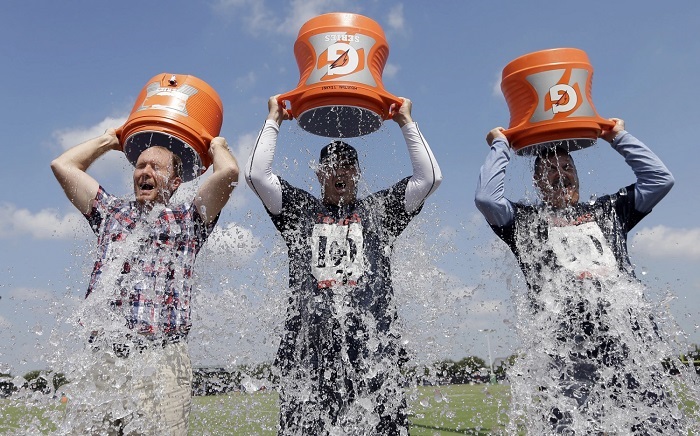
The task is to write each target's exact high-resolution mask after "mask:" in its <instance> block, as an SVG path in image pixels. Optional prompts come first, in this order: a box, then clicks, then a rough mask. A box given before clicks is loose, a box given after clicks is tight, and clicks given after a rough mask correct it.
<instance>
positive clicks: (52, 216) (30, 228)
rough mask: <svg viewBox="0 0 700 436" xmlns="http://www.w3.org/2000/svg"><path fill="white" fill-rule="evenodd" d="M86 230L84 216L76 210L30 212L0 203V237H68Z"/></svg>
mask: <svg viewBox="0 0 700 436" xmlns="http://www.w3.org/2000/svg"><path fill="white" fill-rule="evenodd" d="M86 231H88V229H87V226H86V225H85V218H83V217H82V216H81V215H80V214H79V213H77V212H75V213H69V214H67V215H64V216H61V215H60V214H59V213H58V211H56V210H53V209H44V210H41V211H39V212H37V213H32V212H31V211H29V210H27V209H20V208H18V207H17V206H15V205H13V204H9V203H5V204H2V205H0V239H9V238H16V237H22V236H24V235H30V236H31V237H32V238H34V239H51V238H59V239H68V238H73V237H75V235H77V234H80V233H84V232H86Z"/></svg>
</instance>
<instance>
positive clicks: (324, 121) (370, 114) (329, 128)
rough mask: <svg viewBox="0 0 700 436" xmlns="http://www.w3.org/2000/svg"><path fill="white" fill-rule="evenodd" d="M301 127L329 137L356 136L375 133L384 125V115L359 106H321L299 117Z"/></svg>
mask: <svg viewBox="0 0 700 436" xmlns="http://www.w3.org/2000/svg"><path fill="white" fill-rule="evenodd" d="M297 122H298V123H299V127H301V128H302V129H304V130H306V131H307V132H309V133H312V134H314V135H318V136H325V137H328V138H354V137H356V136H362V135H367V134H370V133H373V132H375V131H377V130H379V128H380V127H381V126H382V117H381V116H379V114H377V113H376V112H374V111H371V110H369V109H366V108H363V107H359V106H346V105H343V106H319V107H315V108H312V109H309V110H306V111H304V112H302V113H301V114H299V116H298V117H297Z"/></svg>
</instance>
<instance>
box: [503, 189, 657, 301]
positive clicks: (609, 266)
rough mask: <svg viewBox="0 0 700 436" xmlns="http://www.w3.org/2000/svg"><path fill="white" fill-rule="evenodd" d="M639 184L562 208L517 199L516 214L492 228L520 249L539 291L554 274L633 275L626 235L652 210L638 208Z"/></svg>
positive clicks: (520, 257)
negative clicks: (518, 201) (527, 202)
mask: <svg viewBox="0 0 700 436" xmlns="http://www.w3.org/2000/svg"><path fill="white" fill-rule="evenodd" d="M634 187H635V185H630V186H627V187H626V188H623V189H621V190H620V191H619V192H618V193H616V194H613V195H606V196H603V197H601V198H598V199H597V200H596V201H595V202H592V203H579V204H577V205H575V206H574V207H572V208H569V209H567V210H565V211H558V212H553V211H551V210H546V209H545V208H544V207H543V206H541V205H539V206H532V205H524V204H521V203H513V208H514V219H513V220H512V221H511V222H510V223H509V224H506V225H505V226H495V225H491V228H492V229H493V231H494V232H495V233H496V234H497V235H498V236H499V237H500V238H501V239H502V240H503V241H504V242H506V244H508V246H509V247H510V249H511V250H512V251H513V253H514V254H515V256H516V258H517V260H518V263H519V264H520V268H521V269H522V271H523V273H524V274H525V279H526V281H527V283H528V286H529V287H530V289H533V290H537V289H538V287H539V286H540V285H541V284H542V283H545V282H546V278H547V277H552V276H553V275H556V276H557V277H562V276H564V277H570V278H572V279H579V280H580V279H585V278H595V279H606V278H613V277H616V276H619V275H620V274H621V273H622V274H623V275H625V276H627V277H634V271H633V268H632V265H631V263H630V260H629V256H628V253H627V234H628V233H629V231H630V230H631V229H632V228H633V227H634V226H635V225H636V224H637V223H638V222H639V221H640V220H641V219H642V218H644V217H645V216H646V215H647V214H648V212H647V213H644V212H639V211H638V210H636V209H635V203H634V198H635V196H634Z"/></svg>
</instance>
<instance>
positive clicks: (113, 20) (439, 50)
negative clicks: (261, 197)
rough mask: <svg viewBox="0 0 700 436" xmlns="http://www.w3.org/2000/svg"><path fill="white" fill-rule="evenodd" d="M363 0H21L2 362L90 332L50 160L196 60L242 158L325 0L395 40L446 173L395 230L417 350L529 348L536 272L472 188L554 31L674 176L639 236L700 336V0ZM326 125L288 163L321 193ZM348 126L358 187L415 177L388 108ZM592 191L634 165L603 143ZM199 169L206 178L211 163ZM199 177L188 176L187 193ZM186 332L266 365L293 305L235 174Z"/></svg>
mask: <svg viewBox="0 0 700 436" xmlns="http://www.w3.org/2000/svg"><path fill="white" fill-rule="evenodd" d="M673 5H674V6H671V3H668V2H643V3H640V2H633V1H625V2H606V1H589V2H586V3H581V2H578V3H575V2H556V3H552V2H520V1H513V2H505V1H500V2H499V1H494V2H472V1H438V2H384V1H363V2H349V1H342V0H310V1H309V0H307V1H284V2H283V1H270V0H220V1H215V0H212V1H172V2H136V1H123V2H101V1H87V0H83V1H74V2H54V1H34V0H27V1H23V2H10V3H9V4H8V5H5V7H4V8H3V13H2V18H0V22H1V23H2V25H1V26H0V39H1V40H2V41H3V42H2V44H0V59H2V66H3V68H2V75H1V76H0V77H2V82H3V85H4V86H3V92H2V96H3V103H4V104H3V105H0V119H2V126H3V128H2V149H3V151H4V153H5V157H4V159H2V160H1V161H0V168H1V174H2V181H3V183H2V184H0V193H1V194H0V240H1V243H2V246H3V248H4V249H3V250H2V251H1V252H0V267H2V274H0V296H1V297H2V298H0V372H3V371H12V372H13V373H15V374H23V373H24V372H26V371H27V370H29V369H34V368H44V367H60V363H61V362H62V361H63V360H64V359H65V357H66V356H67V355H68V354H69V351H67V350H70V346H71V345H74V344H76V343H79V337H78V336H76V333H75V329H74V328H73V327H72V326H73V323H74V316H72V315H73V314H74V312H75V311H76V310H77V308H78V307H79V305H80V302H81V300H82V296H83V295H84V291H85V287H86V281H87V276H88V274H89V269H90V262H91V258H92V257H91V256H92V254H93V252H92V250H93V245H94V237H93V236H92V234H91V233H90V231H89V229H88V227H87V224H86V223H85V221H84V220H83V218H82V217H80V216H78V215H77V213H76V212H75V210H74V209H73V208H72V206H71V205H70V203H69V202H68V201H67V199H66V198H65V196H64V195H63V192H62V191H61V190H60V188H59V186H58V184H57V183H56V182H55V180H54V178H53V175H52V174H51V171H50V169H49V163H50V161H51V160H52V159H53V158H54V157H56V156H57V155H59V154H60V153H61V152H62V151H63V150H65V149H66V148H68V147H70V146H72V145H75V144H77V143H79V142H81V141H83V140H85V139H88V138H90V137H94V136H97V135H98V134H100V133H102V132H103V131H104V130H105V129H106V128H107V127H116V126H118V125H120V124H121V123H122V122H123V121H124V120H125V118H126V116H127V115H128V113H129V111H130V110H131V107H132V105H133V103H134V100H135V98H136V96H137V94H138V92H139V91H140V90H141V88H142V87H143V86H144V85H145V84H146V81H147V80H148V79H149V78H151V77H152V76H154V75H156V74H159V73H162V72H168V73H179V74H192V75H195V76H197V77H199V78H201V79H203V80H205V81H206V82H208V83H209V84H210V85H212V86H213V87H214V88H215V89H216V90H217V92H218V93H219V95H220V96H221V98H222V100H223V103H224V123H223V127H222V132H221V134H222V136H225V137H226V138H227V140H228V142H229V145H230V147H231V148H232V150H233V151H234V153H235V154H236V157H237V158H238V160H239V163H240V164H244V163H245V161H246V160H247V158H248V152H249V150H250V148H251V146H252V143H253V140H254V137H255V134H256V133H257V131H258V130H259V129H260V127H261V126H262V123H263V121H264V119H265V116H266V113H267V108H266V102H267V99H268V97H269V96H270V95H273V94H277V93H282V92H286V91H289V90H291V89H293V88H294V87H295V86H296V83H297V81H298V79H299V75H298V70H297V65H296V61H295V58H294V55H293V51H292V50H293V49H292V48H293V44H294V41H295V40H296V36H297V32H298V30H299V27H300V26H301V25H302V24H303V23H304V22H305V21H306V20H308V19H309V18H311V17H313V16H315V15H318V14H320V13H325V12H334V11H347V12H355V13H361V14H364V15H367V16H369V17H371V18H373V19H375V20H376V21H378V22H379V23H380V25H381V26H382V27H383V29H384V30H385V32H386V36H387V40H388V42H389V46H390V50H391V51H390V55H389V60H388V64H387V66H386V69H385V72H384V85H385V87H386V89H387V91H389V92H391V93H393V94H395V95H399V96H405V97H408V98H410V99H412V101H413V102H414V107H413V115H414V118H415V119H416V120H417V121H418V123H419V125H420V127H421V130H422V131H423V133H424V134H425V136H426V137H427V139H428V141H429V142H430V144H431V146H432V148H433V151H434V153H435V156H436V158H437V159H438V161H439V163H440V166H441V168H442V171H443V174H444V182H443V184H442V186H441V187H440V189H439V190H438V191H437V192H436V193H435V194H434V195H433V196H432V197H431V198H430V199H429V200H428V203H427V204H426V206H425V208H424V211H423V213H422V214H421V216H420V217H419V218H418V219H417V220H416V221H415V222H414V223H413V224H412V226H411V227H410V228H409V229H407V231H406V233H405V234H404V235H403V236H402V238H401V240H400V241H399V242H398V243H397V247H396V253H395V270H394V276H395V277H394V279H395V281H396V288H397V292H396V300H397V303H398V304H399V308H400V309H399V310H400V314H401V317H402V326H403V329H404V331H405V335H404V337H405V340H406V344H407V346H408V348H409V349H410V350H411V351H412V352H413V353H414V355H415V360H416V361H417V362H426V361H431V360H434V359H438V358H454V359H459V358H461V357H464V356H467V355H477V356H481V357H482V358H486V357H487V350H486V340H485V337H484V334H483V333H480V332H479V330H480V329H481V330H483V329H494V330H495V332H494V333H492V334H491V345H492V348H493V355H494V356H506V355H508V354H510V353H512V352H513V351H515V350H516V349H517V346H518V342H517V338H516V337H515V334H514V332H513V331H512V324H513V322H512V320H513V317H514V312H513V307H512V299H511V292H510V290H509V286H510V287H511V289H512V288H513V287H515V288H517V287H522V286H523V284H522V281H521V279H520V278H519V276H518V275H517V273H518V271H517V268H516V266H515V262H514V261H513V258H512V255H511V254H510V253H509V252H508V251H507V250H506V248H505V245H504V244H502V243H500V242H499V241H497V240H496V237H495V236H494V235H493V234H492V233H491V232H490V230H489V228H488V227H487V226H486V224H485V222H484V220H483V218H481V216H480V215H479V214H478V213H477V211H476V209H475V207H474V203H473V193H474V187H475V183H476V178H477V173H478V170H479V167H480V165H481V163H482V161H483V159H484V157H485V155H486V152H487V148H486V144H485V140H484V137H485V135H486V133H487V132H488V131H489V130H490V129H491V128H492V127H495V126H498V125H504V126H505V125H507V123H508V120H509V114H508V108H507V106H506V103H505V100H504V98H503V96H502V94H501V92H500V88H499V81H500V73H501V70H502V68H503V67H504V66H505V65H506V64H507V63H508V62H510V61H511V60H513V59H515V58H516V57H518V56H521V55H523V54H526V53H529V52H532V51H536V50H542V49H547V48H555V47H577V48H580V49H583V50H585V51H586V52H587V53H588V56H589V58H590V60H591V63H592V65H593V67H594V69H595V76H594V79H593V101H594V103H595V106H596V109H597V110H598V112H599V113H600V114H601V116H604V117H613V116H616V117H620V118H623V119H625V120H626V122H627V127H628V130H629V131H630V132H631V133H632V134H634V135H635V136H637V137H638V138H640V139H641V140H643V141H644V142H645V143H646V144H648V145H649V146H650V147H651V148H652V149H653V150H654V151H655V152H657V154H658V155H659V156H660V157H661V158H662V159H663V160H664V162H665V163H666V164H667V166H668V167H669V168H670V169H671V171H672V172H673V174H674V176H675V178H676V186H675V187H674V189H673V190H672V192H671V193H670V194H669V195H668V196H667V197H666V198H665V199H664V200H663V201H662V202H661V203H660V204H659V205H658V206H657V207H656V209H655V210H654V211H653V213H652V214H651V215H650V216H648V217H647V218H645V219H644V220H643V221H642V222H641V223H640V224H639V225H638V226H637V228H636V229H635V232H634V233H633V234H631V235H630V241H629V243H630V251H631V255H632V259H633V262H634V263H635V264H636V266H637V271H638V275H639V277H640V278H641V279H642V280H643V281H644V283H645V284H646V285H647V289H648V295H649V298H650V299H652V300H653V301H657V302H658V305H659V307H660V308H661V309H662V310H666V311H667V312H668V313H669V314H670V315H671V316H672V317H673V319H675V321H676V322H677V323H678V324H679V326H680V329H679V331H680V332H682V333H680V334H679V337H678V338H675V339H673V340H676V341H678V343H679V347H680V348H683V347H684V346H685V344H687V343H700V331H699V328H698V325H697V324H698V317H699V315H700V279H699V278H698V275H697V265H698V264H699V261H700V226H699V225H698V223H697V215H698V214H697V212H698V206H697V199H698V194H697V186H698V183H699V182H700V177H699V176H698V171H697V169H696V168H697V164H696V158H697V156H698V149H697V145H696V144H695V137H696V135H695V131H694V130H695V128H696V126H697V120H698V118H699V117H698V115H700V109H698V107H697V105H696V104H695V103H694V102H696V101H698V100H700V98H699V97H700V87H698V85H697V83H698V81H697V72H698V71H699V70H700V38H699V37H698V36H699V35H698V28H700V4H698V3H697V2H692V1H685V2H674V3H673ZM325 142H327V141H326V140H325V139H324V138H321V137H316V136H313V135H310V134H308V133H307V132H304V131H303V130H301V129H300V128H299V127H298V126H297V125H296V124H295V123H294V122H287V123H285V124H283V126H282V132H281V135H280V141H279V146H278V152H277V156H276V160H275V169H276V171H277V172H278V173H279V174H281V175H282V176H283V177H285V178H286V179H288V180H290V181H292V182H293V183H295V184H297V185H299V186H304V187H307V188H308V189H311V190H313V192H318V187H317V185H316V182H315V180H314V176H313V174H312V172H311V170H310V168H309V163H310V162H311V161H312V160H313V159H315V158H316V157H317V154H318V151H319V150H320V148H321V146H323V145H324V144H325ZM352 143H353V144H354V145H355V146H356V147H357V148H358V150H359V152H360V155H361V161H362V162H361V164H362V167H363V174H364V181H363V185H362V188H361V189H362V191H363V192H365V193H367V192H371V191H374V190H378V189H381V188H383V187H386V186H388V185H389V184H392V183H394V182H395V181H397V180H398V179H400V178H401V177H403V176H406V175H409V174H410V168H411V167H410V162H409V160H408V157H407V154H406V150H405V145H404V143H403V139H402V137H401V135H400V131H399V129H398V127H397V126H396V125H395V123H393V122H387V123H385V125H384V126H383V127H382V128H381V129H380V130H379V131H378V132H375V133H373V134H371V135H368V136H365V137H361V138H357V139H356V140H354V141H352ZM575 157H576V160H577V164H578V167H579V172H580V175H581V179H582V180H581V181H582V185H583V186H582V195H583V197H585V198H587V197H588V196H589V195H591V194H598V195H600V194H606V193H610V192H614V191H616V190H617V189H619V188H620V187H622V186H625V185H627V184H629V183H632V182H633V181H634V178H633V174H632V172H631V171H630V170H629V168H628V167H627V166H626V165H625V163H624V161H623V159H622V158H621V157H620V156H619V155H617V154H616V153H614V152H613V151H612V150H611V149H610V147H609V146H608V145H607V144H605V143H600V144H598V145H596V146H595V147H592V148H590V149H587V150H584V151H581V152H577V154H576V156H575ZM530 165H531V162H530V161H529V159H527V158H522V157H516V158H514V159H513V160H512V163H511V170H510V171H509V178H508V186H507V194H508V196H509V198H511V199H514V200H517V199H521V198H525V197H528V196H530V197H531V196H532V189H531V186H530V180H529V176H528V171H529V167H530ZM91 173H92V174H93V175H94V176H95V177H96V178H97V179H98V180H99V181H100V182H101V183H102V184H103V186H105V188H106V189H107V190H108V191H109V192H112V193H114V194H118V195H129V194H130V193H131V190H132V188H131V185H130V175H131V167H130V166H129V164H128V162H127V161H126V160H125V159H124V158H123V156H121V155H119V154H118V153H116V152H115V153H110V155H108V156H105V157H104V158H103V159H102V160H101V161H99V162H98V163H96V164H95V165H94V167H93V168H92V169H91ZM205 177H206V176H205ZM197 183H199V182H198V181H195V182H193V183H190V184H188V186H185V188H184V189H183V190H182V192H181V193H180V195H181V196H182V197H186V196H187V194H188V193H191V192H192V190H193V189H195V188H196V186H197ZM198 268H199V273H198V275H199V277H198V278H199V283H200V289H199V294H198V297H197V300H196V302H195V309H194V315H195V329H194V331H193V334H192V337H191V344H192V354H193V361H194V364H195V365H206V364H221V365H231V364H235V363H240V362H245V361H261V360H271V359H272V356H273V353H274V349H275V347H276V344H277V340H278V339H277V335H278V334H279V328H280V320H281V319H282V318H283V315H284V305H285V291H286V262H285V257H284V249H283V247H282V243H281V239H280V238H279V237H278V235H276V233H275V231H274V228H273V227H272V224H271V223H270V222H269V219H268V218H267V216H266V215H265V213H264V211H263V208H262V205H261V204H260V203H259V201H258V200H257V198H255V197H254V196H253V194H252V193H251V191H250V190H249V189H248V188H247V187H246V186H244V183H243V184H241V185H240V186H239V187H238V188H237V189H236V192H235V193H234V196H233V199H232V201H231V202H230V203H229V205H228V206H227V207H226V209H225V210H224V213H223V214H222V217H221V220H220V222H219V229H218V230H217V233H216V234H215V235H213V236H212V239H211V241H210V242H209V243H208V247H206V248H205V250H204V251H203V252H202V254H201V256H200V258H199V260H198Z"/></svg>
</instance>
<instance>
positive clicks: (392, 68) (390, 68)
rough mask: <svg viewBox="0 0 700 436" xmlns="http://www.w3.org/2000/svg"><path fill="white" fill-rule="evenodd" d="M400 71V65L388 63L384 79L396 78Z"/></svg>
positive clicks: (383, 75)
mask: <svg viewBox="0 0 700 436" xmlns="http://www.w3.org/2000/svg"><path fill="white" fill-rule="evenodd" d="M400 69H401V67H399V66H398V65H396V64H392V63H391V62H387V64H386V65H385V66H384V72H383V73H382V77H389V78H391V77H396V75H397V74H398V73H399V70H400Z"/></svg>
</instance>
